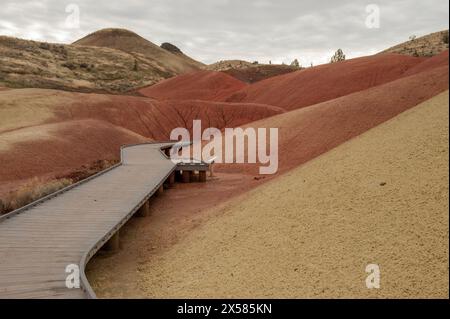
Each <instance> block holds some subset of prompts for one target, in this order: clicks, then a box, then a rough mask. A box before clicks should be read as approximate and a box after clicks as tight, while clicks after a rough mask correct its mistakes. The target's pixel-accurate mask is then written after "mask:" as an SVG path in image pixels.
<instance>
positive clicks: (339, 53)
mask: <svg viewBox="0 0 450 319" xmlns="http://www.w3.org/2000/svg"><path fill="white" fill-rule="evenodd" d="M344 60H345V54H344V52H343V51H342V49H338V50H337V51H336V53H335V54H334V55H333V56H332V57H331V63H336V62H339V61H344Z"/></svg>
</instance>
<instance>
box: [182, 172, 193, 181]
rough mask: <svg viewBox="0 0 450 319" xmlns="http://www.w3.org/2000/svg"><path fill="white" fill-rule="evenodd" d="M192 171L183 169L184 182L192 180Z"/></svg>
mask: <svg viewBox="0 0 450 319" xmlns="http://www.w3.org/2000/svg"><path fill="white" fill-rule="evenodd" d="M191 173H192V172H190V171H183V183H190V182H191Z"/></svg>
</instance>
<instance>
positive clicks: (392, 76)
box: [226, 54, 423, 110]
mask: <svg viewBox="0 0 450 319" xmlns="http://www.w3.org/2000/svg"><path fill="white" fill-rule="evenodd" d="M422 61H423V58H414V57H410V56H403V55H398V54H380V55H374V56H369V57H363V58H358V59H352V60H347V61H343V62H339V63H332V64H326V65H321V66H317V67H314V68H308V69H304V70H301V71H297V72H294V73H289V74H286V75H281V76H276V77H273V78H270V79H267V80H264V81H261V82H258V83H255V84H253V85H249V86H247V87H246V88H244V89H242V90H241V91H239V92H236V93H234V94H233V95H231V96H230V97H229V98H227V100H226V101H229V102H253V103H263V104H270V105H276V106H280V107H282V108H285V109H287V110H293V109H298V108H302V107H305V106H308V105H313V104H317V103H320V102H324V101H328V100H331V99H335V98H338V97H341V96H344V95H347V94H351V93H354V92H357V91H362V90H366V89H368V88H371V87H374V86H377V85H380V84H383V83H387V82H390V81H393V80H396V79H398V78H400V77H401V76H402V75H403V74H404V73H405V72H406V71H408V70H409V69H411V68H412V67H414V66H416V65H418V64H419V63H421V62H422Z"/></svg>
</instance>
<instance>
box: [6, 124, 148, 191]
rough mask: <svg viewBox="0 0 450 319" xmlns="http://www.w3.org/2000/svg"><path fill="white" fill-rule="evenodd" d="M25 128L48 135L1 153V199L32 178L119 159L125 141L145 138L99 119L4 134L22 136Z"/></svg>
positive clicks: (50, 177) (54, 175)
mask: <svg viewBox="0 0 450 319" xmlns="http://www.w3.org/2000/svg"><path fill="white" fill-rule="evenodd" d="M24 131H28V132H29V133H32V134H33V133H35V134H40V133H42V132H45V134H46V135H47V137H46V138H41V139H37V140H35V139H33V140H24V141H18V142H16V143H13V144H12V147H11V148H10V149H8V150H7V151H4V152H0V159H1V163H2V165H1V166H0V179H1V181H2V183H1V186H0V198H1V197H2V196H4V195H6V194H7V193H8V192H9V191H13V190H15V188H17V187H19V186H20V185H21V184H23V183H25V182H26V181H27V180H28V179H30V178H32V177H40V178H42V179H44V180H45V179H48V180H51V179H53V178H55V177H58V176H60V177H63V176H65V175H67V174H69V173H71V172H73V171H74V170H77V169H80V168H81V167H82V166H89V165H91V164H92V163H94V162H96V161H97V160H99V159H105V160H111V161H114V160H118V159H119V148H120V146H121V145H124V144H132V143H140V142H144V141H146V140H147V139H145V138H144V137H142V136H139V135H137V134H135V133H133V132H131V131H128V130H126V129H124V128H121V127H117V126H114V125H112V124H110V123H108V122H104V121H98V120H78V121H66V122H62V123H55V124H45V125H39V126H33V127H29V128H23V129H18V130H16V131H12V132H8V133H5V134H4V136H3V137H5V135H6V134H8V135H10V136H11V135H21V134H23V133H24Z"/></svg>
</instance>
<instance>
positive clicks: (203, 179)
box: [198, 171, 206, 183]
mask: <svg viewBox="0 0 450 319" xmlns="http://www.w3.org/2000/svg"><path fill="white" fill-rule="evenodd" d="M198 181H199V182H200V183H205V182H206V171H199V172H198Z"/></svg>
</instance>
